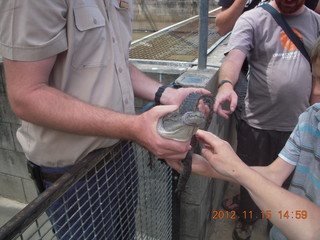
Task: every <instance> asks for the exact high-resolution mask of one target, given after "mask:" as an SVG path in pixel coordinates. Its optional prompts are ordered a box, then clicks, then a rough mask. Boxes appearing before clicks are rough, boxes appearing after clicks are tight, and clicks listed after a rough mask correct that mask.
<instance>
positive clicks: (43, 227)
mask: <svg viewBox="0 0 320 240" xmlns="http://www.w3.org/2000/svg"><path fill="white" fill-rule="evenodd" d="M172 179H173V178H172V170H171V168H169V167H168V166H167V165H165V164H163V163H162V162H160V161H158V160H155V157H154V156H153V155H152V154H150V153H149V152H148V151H147V150H145V149H144V148H142V147H140V146H139V145H137V144H135V143H131V142H120V143H118V144H117V145H116V146H114V147H112V148H109V149H104V150H98V151H95V152H93V153H91V154H89V155H88V156H87V157H86V158H84V159H82V160H81V161H79V162H77V164H75V165H74V166H73V167H72V168H71V169H70V170H69V171H67V172H66V173H65V174H63V175H62V176H61V177H60V178H59V179H58V180H57V181H56V182H55V183H54V184H53V185H52V186H50V187H49V188H48V189H46V190H45V191H44V192H43V193H41V194H40V195H39V196H38V197H37V198H36V199H35V200H33V201H32V202H31V203H29V204H28V205H27V206H26V207H25V208H24V209H22V211H20V212H19V213H18V214H17V215H15V216H14V217H13V218H12V219H11V220H10V221H8V222H7V223H6V224H5V225H4V226H3V227H2V228H1V229H0V239H1V240H4V239H5V240H9V239H21V240H22V239H32V240H34V239H45V240H47V239H48V240H49V239H77V240H78V239H108V240H109V239H137V240H140V239H141V240H144V239H146V240H148V239H152V240H154V239H161V240H166V239H172V238H173V237H172V234H173V229H172V228H173V227H172V226H173V225H174V223H173V222H172V221H173V220H172V219H173V215H172Z"/></svg>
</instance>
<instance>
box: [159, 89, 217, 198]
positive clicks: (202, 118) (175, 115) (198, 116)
mask: <svg viewBox="0 0 320 240" xmlns="http://www.w3.org/2000/svg"><path fill="white" fill-rule="evenodd" d="M201 99H202V100H203V102H204V104H205V105H207V106H208V107H209V109H210V113H209V114H208V115H206V114H204V113H203V112H201V111H199V109H198V104H199V101H200V100H201ZM213 103H214V97H213V96H212V95H207V94H200V93H197V92H193V93H190V94H189V95H188V96H187V97H186V98H185V100H184V101H183V102H182V104H181V105H180V107H179V109H177V110H176V111H174V112H171V113H169V114H167V115H165V116H163V117H162V118H161V119H159V122H158V126H157V128H158V132H159V134H160V135H161V136H163V137H165V138H170V139H173V140H176V141H188V140H191V146H192V150H190V151H189V152H188V153H187V156H186V158H185V159H183V160H182V161H181V163H182V166H183V171H182V173H181V174H180V177H179V180H178V185H177V189H176V194H177V195H178V197H180V195H181V193H182V192H183V191H184V190H185V186H186V184H187V181H188V179H189V177H190V174H191V165H192V153H193V152H195V151H198V152H197V153H199V150H196V149H199V144H198V142H197V140H196V138H195V137H193V135H194V134H195V132H196V131H197V130H198V129H199V128H201V129H205V130H207V128H208V127H209V124H210V122H211V117H212V114H213V110H212V108H213Z"/></svg>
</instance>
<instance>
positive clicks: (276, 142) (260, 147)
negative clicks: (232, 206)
mask: <svg viewBox="0 0 320 240" xmlns="http://www.w3.org/2000/svg"><path fill="white" fill-rule="evenodd" d="M290 134H291V132H280V131H273V130H261V129H257V128H253V127H251V126H249V125H248V124H247V123H246V122H245V121H243V120H240V121H238V123H237V141H238V146H237V154H238V156H239V157H240V158H241V159H242V161H244V162H245V163H246V164H247V165H249V166H268V165H269V164H271V163H272V162H273V161H274V160H275V159H276V158H277V157H278V154H279V152H280V151H281V150H282V148H283V147H284V145H285V143H286V142H287V140H288V138H289V136H290ZM290 180H291V178H290V177H289V178H288V179H287V181H286V182H285V184H284V187H285V188H288V187H289V183H290ZM262 187H263V186H262ZM251 211H252V212H251ZM239 216H240V217H241V218H242V220H243V221H245V222H255V221H256V220H257V219H259V218H261V214H260V210H259V208H258V207H257V206H256V204H255V203H254V202H253V200H252V199H251V197H250V195H249V193H248V192H247V191H246V190H245V189H244V188H243V187H241V189H240V207H239Z"/></svg>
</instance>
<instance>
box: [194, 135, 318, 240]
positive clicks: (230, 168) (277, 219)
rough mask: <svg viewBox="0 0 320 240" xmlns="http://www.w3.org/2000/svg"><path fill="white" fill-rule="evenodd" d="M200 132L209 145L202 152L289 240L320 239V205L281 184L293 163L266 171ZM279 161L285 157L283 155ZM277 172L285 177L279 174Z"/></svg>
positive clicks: (227, 145)
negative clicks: (246, 192) (238, 185)
mask: <svg viewBox="0 0 320 240" xmlns="http://www.w3.org/2000/svg"><path fill="white" fill-rule="evenodd" d="M196 135H197V136H198V137H199V139H200V140H201V141H202V142H204V143H205V144H206V147H205V148H204V150H203V151H202V154H203V156H204V157H205V158H206V159H207V160H208V162H209V163H210V164H211V167H213V168H214V169H215V170H216V171H217V172H218V173H220V174H221V175H223V176H225V177H227V178H232V179H233V180H234V181H236V182H237V183H239V184H241V185H242V186H243V187H245V188H246V189H247V190H248V192H249V193H250V195H251V197H252V199H253V200H254V201H255V203H256V204H257V206H258V207H259V208H260V209H261V210H262V211H263V212H265V213H266V217H268V218H269V220H270V221H271V222H272V223H273V224H274V225H276V226H277V227H278V228H279V229H280V230H281V231H282V232H283V233H284V234H285V235H286V236H287V237H288V238H289V239H318V238H319V234H320V225H319V224H318V222H319V220H320V207H319V206H317V205H316V204H314V203H312V202H311V201H309V200H307V199H304V198H302V197H300V196H298V195H295V194H293V193H291V192H289V191H287V190H285V189H284V188H281V187H280V186H279V183H280V182H281V181H284V180H283V179H285V178H286V176H288V175H289V174H290V173H291V172H292V171H293V169H294V167H293V166H291V165H290V164H287V163H284V162H283V163H280V162H278V163H277V164H275V165H273V166H272V167H271V168H269V169H268V168H265V169H264V170H266V171H265V172H263V171H262V170H263V167H261V168H260V169H257V168H256V169H255V168H251V167H249V166H247V165H246V164H245V163H244V162H242V161H241V159H239V157H238V156H237V155H236V154H235V152H234V151H233V149H232V148H231V147H230V145H229V144H228V143H227V142H226V141H223V140H221V139H220V138H218V137H217V136H215V135H213V134H212V133H209V132H205V131H201V130H199V131H198V132H197V134H196ZM276 161H283V160H281V159H280V158H279V159H277V160H276ZM276 167H279V168H281V169H275V168H276ZM277 174H283V175H284V176H277V177H276V176H275V175H277ZM269 175H270V176H269ZM269 178H271V180H270V179H269ZM275 182H277V184H276V183H275ZM287 211H288V212H287ZM286 212H287V213H288V214H290V217H289V218H286V217H285V216H284V214H285V213H286Z"/></svg>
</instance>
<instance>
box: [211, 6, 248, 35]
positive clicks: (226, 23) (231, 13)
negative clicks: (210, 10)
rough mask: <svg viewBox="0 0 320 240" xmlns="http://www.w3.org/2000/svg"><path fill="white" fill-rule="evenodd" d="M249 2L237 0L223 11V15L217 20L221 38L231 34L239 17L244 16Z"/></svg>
mask: <svg viewBox="0 0 320 240" xmlns="http://www.w3.org/2000/svg"><path fill="white" fill-rule="evenodd" d="M246 2H247V0H236V1H234V2H233V4H232V5H231V6H230V7H229V8H227V9H222V11H221V13H220V14H218V16H217V18H216V27H217V32H218V33H219V35H220V36H224V35H226V34H227V33H228V32H230V31H231V30H232V29H233V27H234V25H235V23H236V21H237V19H238V18H239V16H240V15H241V14H242V12H243V9H244V6H245V4H246Z"/></svg>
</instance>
